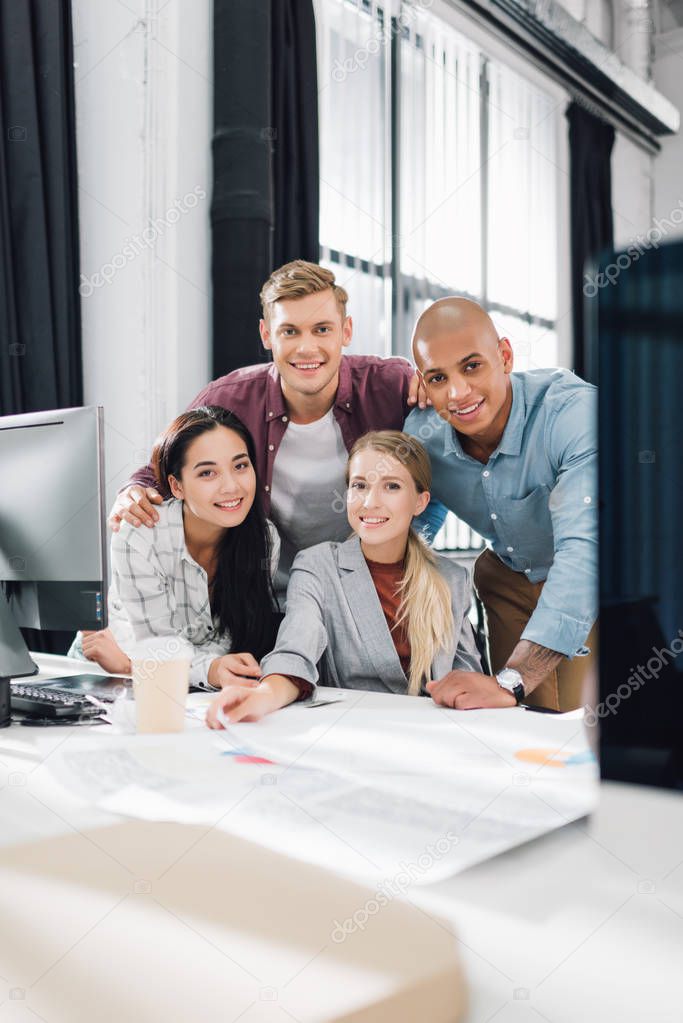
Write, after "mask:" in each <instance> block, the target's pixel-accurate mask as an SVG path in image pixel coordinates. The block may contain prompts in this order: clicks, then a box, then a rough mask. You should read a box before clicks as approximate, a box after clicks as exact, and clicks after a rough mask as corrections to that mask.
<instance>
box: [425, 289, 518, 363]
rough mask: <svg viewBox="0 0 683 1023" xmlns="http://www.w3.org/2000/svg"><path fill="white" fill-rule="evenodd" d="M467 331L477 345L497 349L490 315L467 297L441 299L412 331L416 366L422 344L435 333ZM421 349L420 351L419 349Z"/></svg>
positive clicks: (438, 334)
mask: <svg viewBox="0 0 683 1023" xmlns="http://www.w3.org/2000/svg"><path fill="white" fill-rule="evenodd" d="M463 333H465V334H469V335H470V336H471V337H472V338H473V340H474V339H475V338H476V342H477V345H476V347H477V348H478V349H479V350H480V349H482V348H484V347H489V348H497V346H498V331H497V330H496V328H495V327H494V325H493V320H492V319H491V317H490V316H489V314H488V313H487V312H486V311H485V310H484V309H482V307H481V306H480V305H479V304H478V303H477V302H472V301H471V300H470V299H469V298H440V299H438V300H437V301H436V302H433V303H432V304H431V305H430V306H429V308H428V309H425V311H424V312H423V313H422V316H420V318H419V320H418V321H417V323H416V324H415V330H414V331H413V358H414V359H415V363H416V365H417V367H418V368H419V369H422V364H423V362H424V355H423V351H424V344H428V343H429V341H430V340H431V339H432V338H434V337H437V336H440V337H443V336H445V335H449V334H463ZM421 349H422V351H421Z"/></svg>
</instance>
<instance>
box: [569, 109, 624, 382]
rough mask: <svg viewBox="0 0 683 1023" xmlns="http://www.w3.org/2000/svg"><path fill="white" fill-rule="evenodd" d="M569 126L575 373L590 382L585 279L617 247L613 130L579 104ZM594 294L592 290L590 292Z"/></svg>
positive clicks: (570, 111)
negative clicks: (594, 264) (600, 257)
mask: <svg viewBox="0 0 683 1023" xmlns="http://www.w3.org/2000/svg"><path fill="white" fill-rule="evenodd" d="M567 120H568V121H569V154H570V155H569V160H570V193H571V200H570V215H571V275H572V277H571V290H572V319H573V328H574V370H575V372H576V373H578V374H579V376H582V377H586V372H587V359H586V303H587V302H591V301H594V300H595V296H594V295H592V294H590V295H589V296H588V297H587V296H586V295H585V294H584V284H585V279H584V274H585V273H586V271H587V270H590V267H591V264H592V261H593V260H596V259H597V257H598V255H599V254H600V252H602V251H604V250H605V249H608V248H611V247H612V245H613V225H612V170H611V164H610V159H611V155H612V146H613V145H614V128H613V127H612V126H611V125H609V124H606V123H605V122H604V121H601V120H600V119H599V118H597V117H595V116H594V115H593V114H591V113H589V112H588V111H587V110H585V109H584V108H583V107H582V106H579V104H578V103H571V104H570V105H569V107H568V108H567ZM589 290H590V291H592V290H593V289H589Z"/></svg>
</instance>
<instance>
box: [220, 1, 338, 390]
mask: <svg viewBox="0 0 683 1023" xmlns="http://www.w3.org/2000/svg"><path fill="white" fill-rule="evenodd" d="M214 71H215V82H214V140H213V170H214V191H213V198H212V206H211V226H212V282H213V375H214V377H217V376H221V375H223V374H224V373H229V372H230V371H231V370H233V369H238V368H239V367H241V366H248V365H250V364H253V363H257V362H263V361H266V360H267V359H268V353H267V352H266V351H265V350H264V348H263V347H262V345H261V340H260V338H259V334H258V320H259V316H260V304H259V297H258V296H259V292H260V290H261V286H262V284H263V283H264V281H265V280H266V278H267V277H268V276H269V274H270V273H271V271H272V270H273V269H274V268H275V267H277V266H280V265H281V264H282V263H285V262H288V261H289V260H290V259H296V258H302V259H310V260H313V261H317V259H318V112H317V95H318V86H317V78H316V74H317V72H316V53H315V22H314V18H313V5H312V3H311V0H215V2H214Z"/></svg>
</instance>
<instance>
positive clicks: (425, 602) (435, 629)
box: [396, 529, 453, 696]
mask: <svg viewBox="0 0 683 1023" xmlns="http://www.w3.org/2000/svg"><path fill="white" fill-rule="evenodd" d="M399 593H400V594H401V603H400V605H399V608H398V614H397V616H396V625H400V624H402V623H403V622H405V623H406V627H407V632H408V642H409V643H410V675H409V678H408V695H409V696H418V695H419V693H420V690H421V688H422V686H423V685H424V684H425V682H428V681H429V679H430V678H431V667H432V661H433V660H434V657H435V655H436V652H437V651H438V650H439V649H440V648H441V647H442V646H445V645H446V644H448V643H450V642H451V640H452V639H453V611H452V609H451V591H450V589H449V586H448V583H447V582H446V580H445V579H444V577H443V576H442V575H441V573H440V572H439V569H438V568H437V566H436V557H435V555H434V553H433V552H432V551H431V550H430V548H429V547H427V544H426V543H425V542H424V540H422V539H421V537H419V536H418V535H417V534H416V533H415V531H414V530H412V529H411V530H410V533H409V534H408V548H407V550H406V562H405V572H404V574H403V580H402V582H401V585H400V587H399Z"/></svg>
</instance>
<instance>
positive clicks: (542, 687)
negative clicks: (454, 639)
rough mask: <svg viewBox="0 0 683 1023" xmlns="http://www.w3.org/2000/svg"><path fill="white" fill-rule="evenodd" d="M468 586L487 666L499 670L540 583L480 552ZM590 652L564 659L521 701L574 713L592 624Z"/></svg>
mask: <svg viewBox="0 0 683 1023" xmlns="http://www.w3.org/2000/svg"><path fill="white" fill-rule="evenodd" d="M474 584H475V586H476V589H477V593H478V594H479V599H480V600H481V602H482V604H483V605H484V608H485V610H486V618H487V620H488V627H489V649H490V652H491V667H492V669H493V671H494V673H495V672H498V671H500V670H501V668H503V667H504V666H505V664H506V662H507V659H508V657H509V656H510V654H511V653H512V651H513V650H514V648H515V647H516V645H517V643H518V642H519V640H520V639H521V636H522V633H523V631H524V629H525V627H526V624H527V622H528V621H529V619H530V618H531V615H532V614H533V612H534V609H535V607H536V604H537V603H538V598H539V597H540V595H541V593H542V591H543V583H532V582H530V581H529V580H528V579H527V578H526V577H525V576H524V575H522V574H521V573H520V572H513V570H512V569H511V568H508V567H507V565H504V564H503V562H502V561H501V560H500V558H498V557H496V555H495V554H494V553H493V551H490V550H485V551H484V553H483V554H480V555H479V557H478V558H477V561H476V564H475V566H474ZM585 645H586V646H587V647H589V648H590V651H591V652H590V654H588V655H587V656H586V657H574V658H572V660H569V658H567V657H565V658H564V659H563V660H562V661H561V662H560V663H559V664H558V666H557V667H556V668H555V669H554V671H551V672H550V674H549V675H548V676H547V677H546V678H544V679H543V681H542V682H541V683H540V684H539V685H538V686H537V687H536V688H535V689H534V690H533V692H532V693H530V694H529V697H528V699H527V700H525V703H529V704H532V705H533V706H535V707H548V708H550V709H551V710H562V711H567V710H576V709H577V708H578V707H580V706H581V705H582V691H583V688H584V683H585V682H586V680H587V679H588V677H589V675H590V673H591V672H592V671H593V670H594V668H595V656H596V653H597V626H595V625H594V626H593V628H592V629H591V631H590V635H589V636H588V639H587V640H586V644H585Z"/></svg>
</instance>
